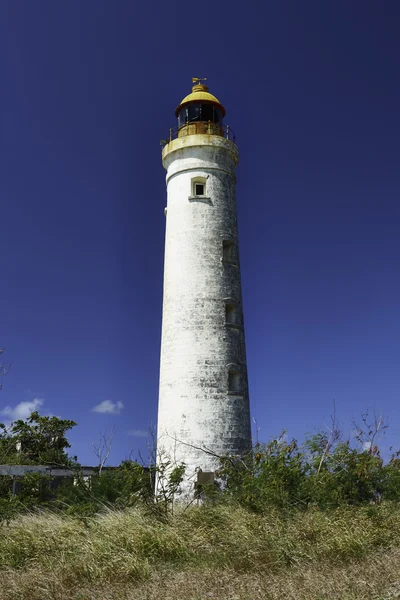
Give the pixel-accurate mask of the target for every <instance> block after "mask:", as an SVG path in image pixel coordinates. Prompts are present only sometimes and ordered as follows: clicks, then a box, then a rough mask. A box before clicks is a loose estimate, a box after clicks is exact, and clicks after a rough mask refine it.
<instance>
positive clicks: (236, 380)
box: [228, 369, 240, 392]
mask: <svg viewBox="0 0 400 600" xmlns="http://www.w3.org/2000/svg"><path fill="white" fill-rule="evenodd" d="M228 388H229V391H230V392H240V373H239V371H234V370H233V369H232V370H230V371H229V374H228Z"/></svg>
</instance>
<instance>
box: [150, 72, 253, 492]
mask: <svg viewBox="0 0 400 600" xmlns="http://www.w3.org/2000/svg"><path fill="white" fill-rule="evenodd" d="M176 116H177V119H178V127H177V128H176V129H174V130H170V135H169V138H168V140H165V146H164V148H163V152H162V161H163V165H164V168H165V169H166V171H167V176H166V182H167V207H166V209H165V214H166V240H165V264H164V299H163V319H162V342H161V365H160V391H159V409H158V433H157V454H158V460H159V461H161V462H162V461H166V460H170V461H172V464H179V463H181V462H184V463H185V464H186V475H185V481H184V484H183V486H182V487H183V490H182V491H183V493H184V494H185V495H186V496H189V497H193V493H194V491H195V488H196V483H197V481H198V477H199V476H198V473H199V472H203V478H204V476H205V475H206V473H208V474H209V473H211V472H214V471H215V470H216V469H217V467H218V458H217V455H222V454H226V453H229V454H243V453H244V452H245V451H246V450H247V449H248V448H249V447H250V446H251V433H250V411H249V393H248V382H247V366H246V350H245V336H244V325H243V308H242V291H241V279H240V263H239V245H238V229H237V217H236V197H235V187H236V178H235V169H236V165H237V164H238V160H239V156H238V149H237V146H236V144H235V141H234V137H233V136H232V132H231V131H230V130H229V127H227V126H225V125H224V124H223V117H224V116H225V109H224V107H223V106H222V105H221V103H220V102H219V101H218V100H217V98H216V97H215V96H213V95H212V94H210V93H209V91H208V88H207V87H206V86H205V85H202V84H199V83H197V84H196V85H194V86H193V90H192V93H191V94H189V95H188V96H186V97H185V98H184V99H183V100H182V102H181V104H180V105H179V106H178V108H177V109H176ZM207 477H208V481H210V477H209V475H208V476H207ZM200 480H201V476H200V479H199V481H200Z"/></svg>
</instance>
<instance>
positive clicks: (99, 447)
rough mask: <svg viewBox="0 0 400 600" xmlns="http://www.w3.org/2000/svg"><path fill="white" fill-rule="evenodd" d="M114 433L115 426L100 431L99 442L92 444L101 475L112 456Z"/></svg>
mask: <svg viewBox="0 0 400 600" xmlns="http://www.w3.org/2000/svg"><path fill="white" fill-rule="evenodd" d="M114 434H115V429H114V428H113V429H112V430H111V431H104V432H100V440H99V442H98V444H94V443H93V444H92V448H93V452H94V453H95V455H96V457H97V460H98V466H99V476H100V475H101V472H102V470H103V467H104V465H105V464H106V462H107V459H108V457H109V456H110V453H111V449H112V442H113V438H114Z"/></svg>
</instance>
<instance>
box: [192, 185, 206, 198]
mask: <svg viewBox="0 0 400 600" xmlns="http://www.w3.org/2000/svg"><path fill="white" fill-rule="evenodd" d="M194 195H195V196H204V183H195V184H194Z"/></svg>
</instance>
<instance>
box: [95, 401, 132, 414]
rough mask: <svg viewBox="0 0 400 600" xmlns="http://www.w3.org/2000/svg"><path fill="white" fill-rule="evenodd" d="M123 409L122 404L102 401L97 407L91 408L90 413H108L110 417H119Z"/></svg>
mask: <svg viewBox="0 0 400 600" xmlns="http://www.w3.org/2000/svg"><path fill="white" fill-rule="evenodd" d="M123 408H124V405H123V404H122V402H119V401H118V402H113V401H112V400H103V402H100V404H98V405H97V406H94V407H93V408H92V412H97V413H108V414H110V415H119V414H120V413H121V410H122V409H123Z"/></svg>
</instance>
